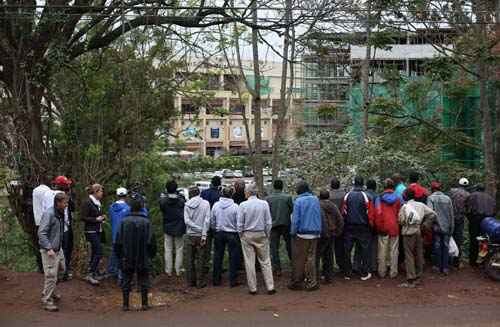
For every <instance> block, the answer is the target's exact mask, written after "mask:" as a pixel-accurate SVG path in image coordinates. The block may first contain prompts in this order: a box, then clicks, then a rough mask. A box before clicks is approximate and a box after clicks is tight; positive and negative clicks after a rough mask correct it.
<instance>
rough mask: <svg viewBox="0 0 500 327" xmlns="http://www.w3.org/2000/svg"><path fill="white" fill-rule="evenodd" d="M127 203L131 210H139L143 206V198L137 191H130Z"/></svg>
mask: <svg viewBox="0 0 500 327" xmlns="http://www.w3.org/2000/svg"><path fill="white" fill-rule="evenodd" d="M127 203H128V205H129V206H130V211H131V212H140V211H141V210H142V208H144V198H143V197H142V196H141V195H140V194H139V193H132V194H131V195H130V198H129V200H128V202H127Z"/></svg>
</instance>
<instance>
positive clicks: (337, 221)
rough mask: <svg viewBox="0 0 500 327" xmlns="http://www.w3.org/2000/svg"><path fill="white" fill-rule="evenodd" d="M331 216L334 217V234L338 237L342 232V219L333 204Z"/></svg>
mask: <svg viewBox="0 0 500 327" xmlns="http://www.w3.org/2000/svg"><path fill="white" fill-rule="evenodd" d="M333 216H334V217H335V226H336V229H337V231H336V233H337V235H340V234H342V232H343V231H344V217H342V215H341V214H340V210H339V208H337V206H336V205H335V204H334V205H333Z"/></svg>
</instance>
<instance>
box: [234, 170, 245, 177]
mask: <svg viewBox="0 0 500 327" xmlns="http://www.w3.org/2000/svg"><path fill="white" fill-rule="evenodd" d="M234 177H236V178H242V177H243V172H242V171H241V170H235V171H234Z"/></svg>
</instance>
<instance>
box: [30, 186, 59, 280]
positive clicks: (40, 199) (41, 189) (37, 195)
mask: <svg viewBox="0 0 500 327" xmlns="http://www.w3.org/2000/svg"><path fill="white" fill-rule="evenodd" d="M46 184H49V183H48V182H46V181H42V184H40V185H38V186H37V187H35V188H34V189H33V219H34V221H35V235H37V240H36V242H35V243H34V244H36V248H35V257H36V264H37V266H38V272H40V273H43V265H42V256H41V254H40V248H39V245H38V227H39V226H40V221H41V220H42V215H43V212H44V209H45V206H44V200H45V193H46V192H48V191H51V189H50V187H48V186H47V185H46ZM53 203H54V199H52V204H53Z"/></svg>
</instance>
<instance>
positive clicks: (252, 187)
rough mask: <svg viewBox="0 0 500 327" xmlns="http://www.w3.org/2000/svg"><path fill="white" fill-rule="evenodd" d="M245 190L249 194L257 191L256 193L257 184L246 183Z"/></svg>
mask: <svg viewBox="0 0 500 327" xmlns="http://www.w3.org/2000/svg"><path fill="white" fill-rule="evenodd" d="M245 191H246V192H248V193H249V194H250V195H257V193H258V189H257V184H255V183H252V184H250V185H248V186H247V187H246V188H245Z"/></svg>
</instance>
